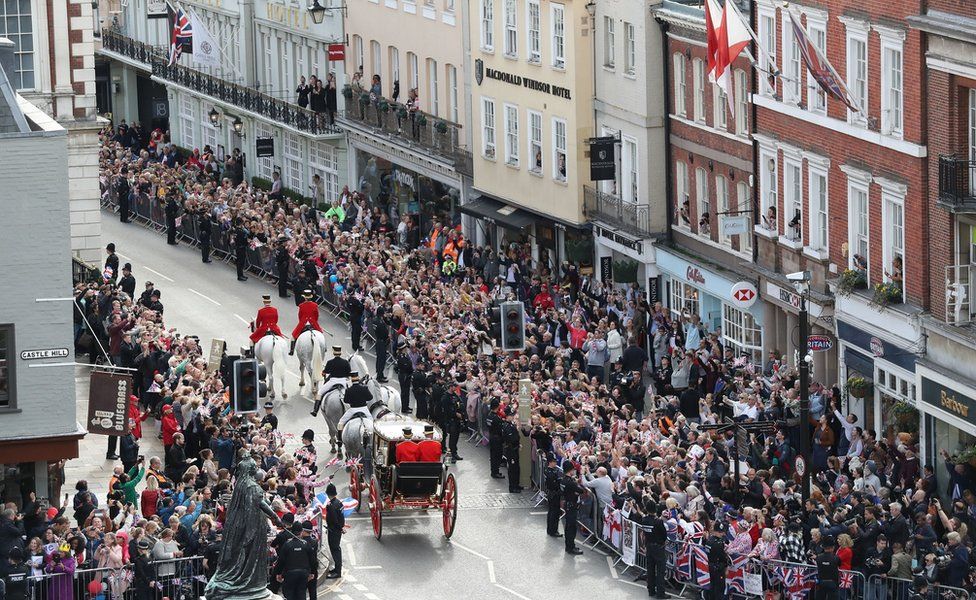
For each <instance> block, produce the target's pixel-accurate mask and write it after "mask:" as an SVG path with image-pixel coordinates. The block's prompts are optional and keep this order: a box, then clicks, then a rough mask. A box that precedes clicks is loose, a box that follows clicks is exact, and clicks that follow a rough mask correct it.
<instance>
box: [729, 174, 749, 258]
mask: <svg viewBox="0 0 976 600" xmlns="http://www.w3.org/2000/svg"><path fill="white" fill-rule="evenodd" d="M735 190H736V194H735V198H736V206H735V210H740V209H742V208H743V207H748V206H752V198H751V197H750V194H749V184H748V183H746V182H745V181H740V182H739V183H737V184H735ZM735 238H738V239H739V252H742V253H749V252H750V251H751V250H752V231H746V232H745V233H741V234H739V235H738V236H732V239H733V240H734V239H735Z"/></svg>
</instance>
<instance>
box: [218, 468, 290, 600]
mask: <svg viewBox="0 0 976 600" xmlns="http://www.w3.org/2000/svg"><path fill="white" fill-rule="evenodd" d="M256 475H257V463H255V462H254V459H253V458H251V457H250V456H248V457H246V458H244V459H242V460H241V461H240V463H238V465H237V472H236V474H235V476H236V478H237V481H236V482H235V483H234V494H233V496H232V497H231V500H230V504H228V505H227V519H226V522H225V523H224V530H223V545H222V547H221V549H220V559H219V560H218V562H217V572H216V573H214V576H213V578H212V579H211V580H210V582H209V583H207V588H206V591H205V592H204V596H205V597H206V598H207V600H266V599H269V598H274V597H276V596H275V595H274V594H272V593H271V592H270V591H269V590H268V519H271V521H272V522H274V523H275V524H276V525H278V526H279V527H280V526H282V524H281V519H279V518H278V515H276V514H275V513H274V511H273V510H272V509H271V506H269V505H268V503H267V502H265V500H264V490H262V489H261V486H260V485H259V484H258V481H257V478H256Z"/></svg>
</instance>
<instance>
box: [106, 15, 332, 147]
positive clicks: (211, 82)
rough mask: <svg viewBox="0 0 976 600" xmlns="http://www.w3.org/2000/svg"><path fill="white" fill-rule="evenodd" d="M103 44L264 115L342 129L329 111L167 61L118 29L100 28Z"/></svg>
mask: <svg viewBox="0 0 976 600" xmlns="http://www.w3.org/2000/svg"><path fill="white" fill-rule="evenodd" d="M102 47H103V48H104V49H106V50H110V51H112V52H115V53H117V54H121V55H122V56H126V57H128V58H131V59H133V60H136V61H139V62H142V63H144V64H146V65H148V66H149V67H150V68H151V69H152V74H153V75H154V76H156V77H159V78H160V79H165V80H166V81H171V82H173V83H175V84H177V85H179V86H182V87H185V88H187V89H189V90H193V91H194V92H198V93H201V94H205V95H207V96H209V97H211V98H214V99H216V100H219V101H221V102H225V103H227V104H230V105H232V106H236V107H237V108H240V109H241V110H246V111H250V112H252V113H256V114H259V115H261V116H263V117H267V118H269V119H271V120H273V121H275V122H277V123H281V124H283V125H287V126H289V127H293V128H295V129H297V130H298V131H302V132H304V133H308V134H311V135H339V134H341V133H342V129H340V128H339V126H338V125H336V124H335V123H329V118H328V115H327V114H325V113H315V112H312V111H310V110H308V109H307V108H302V107H300V106H298V105H297V104H292V103H290V102H287V101H285V100H281V99H279V98H274V97H272V96H269V95H268V94H265V93H262V92H260V91H258V90H256V89H254V88H250V87H246V86H243V85H240V84H238V83H233V82H230V81H227V80H225V79H221V78H220V77H214V76H213V75H209V74H207V73H204V72H202V71H198V70H196V69H192V68H190V67H186V66H183V65H180V64H174V65H170V64H169V61H168V59H167V58H166V56H165V55H164V53H163V51H162V49H161V48H157V47H154V46H150V45H148V44H144V43H142V42H139V41H136V40H133V39H132V38H129V37H126V36H123V35H121V34H119V33H117V32H114V31H111V30H108V29H104V30H102Z"/></svg>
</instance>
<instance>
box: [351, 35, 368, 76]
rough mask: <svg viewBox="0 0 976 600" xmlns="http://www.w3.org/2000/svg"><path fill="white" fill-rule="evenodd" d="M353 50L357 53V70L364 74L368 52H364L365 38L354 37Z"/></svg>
mask: <svg viewBox="0 0 976 600" xmlns="http://www.w3.org/2000/svg"><path fill="white" fill-rule="evenodd" d="M352 48H353V52H354V53H355V56H354V58H355V59H356V70H357V71H359V72H360V73H362V71H363V64H364V63H365V61H366V51H365V50H363V38H361V37H360V36H358V35H354V36H352Z"/></svg>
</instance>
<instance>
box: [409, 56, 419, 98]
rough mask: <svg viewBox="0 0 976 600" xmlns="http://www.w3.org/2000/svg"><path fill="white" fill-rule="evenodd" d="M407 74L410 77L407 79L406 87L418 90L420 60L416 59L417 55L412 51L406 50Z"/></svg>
mask: <svg viewBox="0 0 976 600" xmlns="http://www.w3.org/2000/svg"><path fill="white" fill-rule="evenodd" d="M407 76H408V77H409V78H410V79H409V81H407V84H408V86H407V89H409V90H412V89H414V88H416V89H417V91H418V92H420V91H421V90H420V61H418V60H417V55H416V54H414V53H413V52H407Z"/></svg>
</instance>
